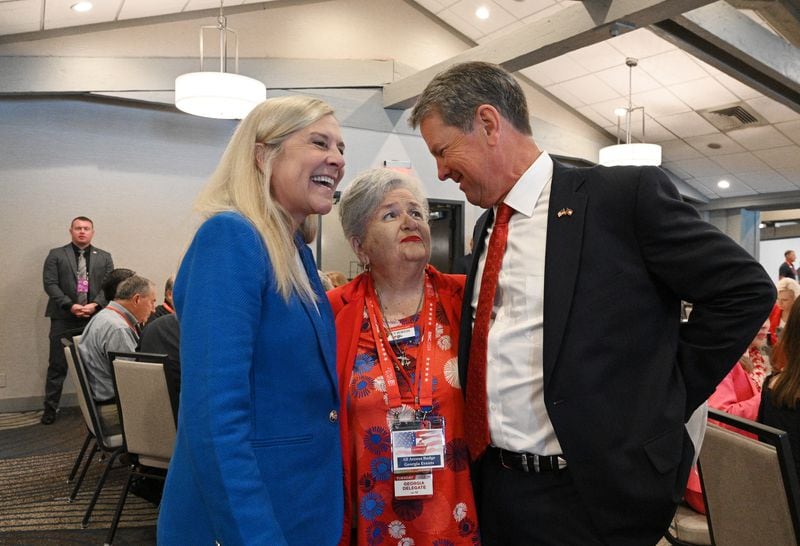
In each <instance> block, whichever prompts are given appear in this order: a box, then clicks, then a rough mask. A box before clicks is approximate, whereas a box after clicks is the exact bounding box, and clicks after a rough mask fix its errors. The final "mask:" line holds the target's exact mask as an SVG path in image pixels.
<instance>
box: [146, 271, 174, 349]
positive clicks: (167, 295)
mask: <svg viewBox="0 0 800 546" xmlns="http://www.w3.org/2000/svg"><path fill="white" fill-rule="evenodd" d="M173 284H175V275H170V277H169V278H168V279H167V283H166V284H165V285H164V303H162V304H161V305H159V306H157V307H156V310H155V312H154V313H153V314H152V315H150V318H149V319H147V322H151V321H153V320H155V319H157V318H158V317H163V316H164V315H169V314H170V313H174V312H175V307H174V305H173V304H172V285H173ZM148 352H149V351H148Z"/></svg>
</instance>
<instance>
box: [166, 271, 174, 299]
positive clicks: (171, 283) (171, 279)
mask: <svg viewBox="0 0 800 546" xmlns="http://www.w3.org/2000/svg"><path fill="white" fill-rule="evenodd" d="M173 286H175V275H170V276H169V278H168V279H167V282H166V283H165V284H164V295H165V296H166V295H167V292H172V287H173Z"/></svg>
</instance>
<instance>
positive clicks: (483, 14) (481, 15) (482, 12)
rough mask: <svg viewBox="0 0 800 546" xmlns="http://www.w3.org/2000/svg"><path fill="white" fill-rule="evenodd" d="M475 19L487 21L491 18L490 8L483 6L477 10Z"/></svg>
mask: <svg viewBox="0 0 800 546" xmlns="http://www.w3.org/2000/svg"><path fill="white" fill-rule="evenodd" d="M475 17H477V18H478V19H482V20H486V19H488V18H489V8H487V7H486V6H481V7H479V8H478V9H476V10H475Z"/></svg>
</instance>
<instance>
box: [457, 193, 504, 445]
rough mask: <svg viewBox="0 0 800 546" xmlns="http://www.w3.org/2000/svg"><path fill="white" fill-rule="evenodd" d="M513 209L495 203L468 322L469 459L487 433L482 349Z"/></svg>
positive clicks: (486, 341) (485, 441)
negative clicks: (477, 291) (475, 300)
mask: <svg viewBox="0 0 800 546" xmlns="http://www.w3.org/2000/svg"><path fill="white" fill-rule="evenodd" d="M513 213H514V209H512V208H511V207H509V206H508V205H506V204H505V203H501V204H500V205H499V206H498V207H497V217H496V218H495V222H494V228H493V229H492V236H491V237H490V238H489V250H488V251H487V252H486V262H485V264H484V266H483V277H481V292H480V294H479V295H478V309H477V311H476V312H475V322H474V323H473V325H472V342H471V344H470V348H469V355H470V357H469V371H468V372H467V405H466V406H467V407H466V422H465V432H466V437H467V445H468V446H469V453H470V456H471V457H472V460H476V459H477V458H478V457H480V456H481V455H482V454H483V452H484V451H485V450H486V446H488V445H489V443H490V441H491V439H490V437H489V420H488V418H487V415H486V405H487V401H486V351H487V349H488V345H489V322H490V320H491V317H492V308H493V307H494V294H495V291H496V290H497V279H498V277H499V276H500V264H501V263H502V262H503V253H504V252H505V250H506V239H507V238H508V220H509V219H510V218H511V215H512V214H513Z"/></svg>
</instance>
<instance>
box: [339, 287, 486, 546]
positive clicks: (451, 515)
mask: <svg viewBox="0 0 800 546" xmlns="http://www.w3.org/2000/svg"><path fill="white" fill-rule="evenodd" d="M362 320H363V322H362V327H361V333H360V336H359V340H358V348H357V351H356V358H355V362H354V363H353V368H352V373H351V375H350V377H349V389H348V393H347V398H348V399H347V404H348V412H347V414H348V424H349V431H350V438H349V440H350V446H351V450H350V454H349V456H350V457H351V460H350V465H351V468H352V469H353V471H352V473H351V474H352V478H351V482H352V483H351V484H350V486H351V493H352V498H353V500H354V504H355V506H354V510H355V511H356V512H357V513H356V514H354V521H355V529H354V530H353V532H354V534H355V536H356V540H355V541H354V542H355V543H357V544H359V545H367V546H377V545H382V544H385V545H392V546H394V545H398V546H423V545H425V546H428V545H432V546H454V545H474V544H480V538H479V534H478V527H477V515H476V511H475V501H474V499H473V495H472V486H471V483H470V474H469V454H468V451H467V444H466V442H465V441H464V439H463V436H464V427H463V417H462V416H463V411H464V401H463V398H462V394H461V387H460V385H459V382H458V358H457V353H458V348H457V347H456V346H455V344H454V342H453V339H454V338H455V337H456V336H457V330H456V332H455V333H456V335H452V334H453V329H457V328H458V324H449V323H448V319H447V316H446V314H445V313H444V310H443V309H442V307H441V303H439V302H437V303H436V320H435V329H436V332H435V336H434V342H433V358H432V361H433V364H432V368H431V373H432V377H433V379H432V383H433V412H432V415H438V416H442V417H444V419H445V442H446V448H445V468H444V469H441V470H435V471H434V473H433V488H434V494H433V497H430V498H422V499H408V500H398V499H396V498H395V497H394V481H393V474H392V456H391V442H390V433H389V431H390V424H389V423H390V421H391V420H393V418H392V415H394V411H391V412H390V409H389V406H388V397H387V394H386V380H385V378H384V375H383V373H382V371H381V365H380V362H379V359H378V354H377V350H376V342H375V339H374V334H373V329H372V328H371V325H370V321H369V318H368V314H367V312H366V309H365V312H364V315H363V319H362ZM399 322H401V323H403V324H404V325H405V326H410V325H414V327H415V335H414V336H413V337H412V338H406V339H404V340H403V341H402V342H400V341H397V342H395V343H394V344H393V345H392V349H393V350H394V351H395V354H397V355H401V354H404V355H405V356H406V357H407V358H408V359H409V360H410V362H409V365H408V366H407V367H406V368H403V367H402V366H399V365H398V366H397V367H396V368H395V375H396V377H397V383H398V386H399V390H400V394H401V396H402V401H403V406H402V409H401V411H400V416H399V417H400V419H401V420H403V419H404V418H410V417H413V415H414V396H413V394H412V386H413V385H415V384H416V379H417V378H416V371H417V355H418V352H419V340H420V339H422V337H421V332H420V325H421V324H422V322H423V321H420V315H419V314H416V315H414V316H411V317H407V318H405V319H403V320H401V321H399ZM393 360H394V359H393ZM346 456H347V455H346Z"/></svg>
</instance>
